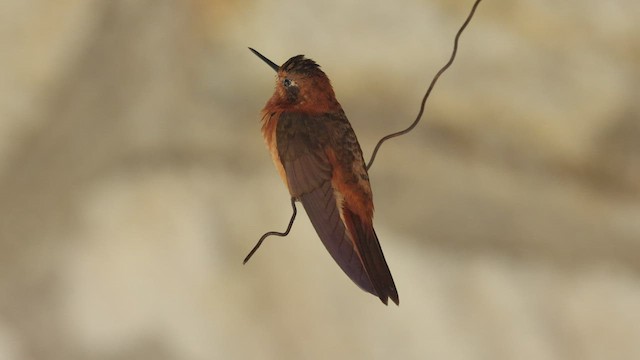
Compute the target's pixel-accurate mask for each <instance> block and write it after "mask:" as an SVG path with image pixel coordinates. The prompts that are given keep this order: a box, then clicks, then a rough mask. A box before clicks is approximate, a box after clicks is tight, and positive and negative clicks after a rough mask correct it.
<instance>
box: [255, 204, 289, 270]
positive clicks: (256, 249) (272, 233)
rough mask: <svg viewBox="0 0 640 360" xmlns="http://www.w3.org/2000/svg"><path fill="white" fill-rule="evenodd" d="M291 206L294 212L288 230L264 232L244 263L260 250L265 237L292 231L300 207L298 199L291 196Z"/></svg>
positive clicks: (286, 233) (283, 235)
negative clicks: (297, 206)
mask: <svg viewBox="0 0 640 360" xmlns="http://www.w3.org/2000/svg"><path fill="white" fill-rule="evenodd" d="M291 207H292V208H293V214H291V220H289V225H287V230H285V231H284V232H277V231H269V232H267V233H265V234H263V235H262V236H261V237H260V240H258V242H257V243H256V245H255V246H254V247H253V249H251V251H249V254H248V255H247V257H246V258H244V261H243V262H242V264H243V265H244V264H246V263H247V261H249V259H251V257H252V256H253V254H254V253H255V252H256V251H258V248H259V247H260V245H262V242H263V241H264V239H266V238H268V237H269V236H280V237H285V236H287V235H289V231H291V227H293V222H294V221H295V220H296V214H297V213H298V209H296V199H295V198H291Z"/></svg>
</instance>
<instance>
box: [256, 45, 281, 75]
mask: <svg viewBox="0 0 640 360" xmlns="http://www.w3.org/2000/svg"><path fill="white" fill-rule="evenodd" d="M249 50H251V52H252V53H254V54H255V55H256V56H257V57H259V58H260V59H262V61H264V62H266V63H267V65H269V66H271V68H272V69H273V70H275V71H278V69H280V66H278V65H276V63H274V62H273V61H271V60H269V59H267V58H266V56H264V55H262V54H260V53H259V52H257V51H256V50H255V49H253V48H249Z"/></svg>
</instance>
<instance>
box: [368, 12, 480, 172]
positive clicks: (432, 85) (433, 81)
mask: <svg viewBox="0 0 640 360" xmlns="http://www.w3.org/2000/svg"><path fill="white" fill-rule="evenodd" d="M480 1H482V0H476V2H475V3H473V7H472V8H471V11H470V12H469V15H468V16H467V19H466V20H465V21H464V23H462V26H461V27H460V29H459V30H458V32H457V33H456V37H455V39H454V40H453V51H452V52H451V57H450V58H449V61H447V63H446V64H444V66H443V67H442V68H440V70H439V71H438V73H437V74H436V76H434V77H433V79H432V80H431V84H429V88H428V89H427V92H426V93H425V94H424V97H423V98H422V103H420V111H418V116H416V119H415V120H414V121H413V123H411V125H409V127H408V128H406V129H404V130H401V131H398V132H395V133H392V134H389V135H387V136H385V137H383V138H382V139H380V141H378V143H377V144H376V147H375V148H374V149H373V153H372V154H371V159H370V160H369V163H368V164H367V170H369V169H371V165H373V161H374V160H375V159H376V155H377V154H378V150H380V146H382V143H384V142H385V141H387V140H389V139H393V138H394V137H397V136H401V135H404V134H406V133H408V132H409V131H411V130H413V128H415V127H416V125H418V123H419V122H420V120H421V119H422V114H423V113H424V108H425V105H426V103H427V99H428V98H429V95H431V90H433V87H434V86H435V84H436V82H437V81H438V79H439V78H440V75H442V73H444V72H445V71H447V69H448V68H449V67H450V66H451V64H453V60H455V58H456V53H457V52H458V41H459V40H460V35H462V32H463V31H464V29H465V28H466V27H467V25H469V22H470V21H471V18H473V14H474V13H475V12H476V8H477V7H478V5H479V4H480Z"/></svg>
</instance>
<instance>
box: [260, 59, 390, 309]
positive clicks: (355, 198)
mask: <svg viewBox="0 0 640 360" xmlns="http://www.w3.org/2000/svg"><path fill="white" fill-rule="evenodd" d="M249 49H250V50H251V51H252V52H253V53H254V54H255V55H257V56H258V57H259V58H260V59H262V60H263V61H264V62H266V63H267V64H268V65H269V66H270V67H271V68H272V69H273V70H275V71H276V72H277V79H276V88H275V92H274V93H273V96H271V98H270V99H269V101H267V104H266V105H265V107H264V109H263V110H262V135H263V136H264V139H265V141H266V143H267V147H268V148H269V151H270V152H271V156H272V158H273V162H274V163H275V165H276V168H277V169H278V172H279V173H280V176H281V177H282V180H283V181H284V183H285V185H286V186H287V188H288V189H289V193H290V194H291V197H292V199H295V200H296V201H299V202H301V203H302V205H303V206H304V209H305V211H306V212H307V215H308V216H309V219H310V220H311V223H312V224H313V227H314V228H315V230H316V232H317V233H318V236H319V237H320V239H321V240H322V243H323V244H324V246H325V247H326V248H327V250H328V251H329V253H330V254H331V256H332V257H333V259H334V260H335V261H336V263H338V265H339V266H340V268H341V269H342V271H344V272H345V274H347V276H349V278H351V280H353V282H354V283H356V285H358V286H359V287H360V288H361V289H363V290H364V291H367V292H369V293H371V294H373V295H375V296H377V297H379V298H380V300H382V302H383V303H384V304H387V302H388V299H389V298H390V299H391V300H392V301H393V302H394V303H396V304H398V303H399V299H398V291H397V290H396V286H395V284H394V283H393V278H392V277H391V272H390V271H389V267H388V266H387V262H386V261H385V259H384V255H383V254H382V249H381V248H380V243H379V242H378V237H377V236H376V232H375V231H374V229H373V223H372V220H373V200H372V195H371V186H370V184H369V175H368V174H367V169H366V166H365V163H364V159H363V157H362V150H361V149H360V144H358V139H357V138H356V134H355V133H354V132H353V129H352V128H351V125H350V124H349V120H347V116H346V115H345V113H344V111H343V110H342V107H341V106H340V103H338V100H336V97H335V94H334V92H333V88H332V87H331V83H330V82H329V78H327V76H326V75H325V73H324V72H323V71H322V70H320V66H318V64H316V63H315V62H314V61H313V60H311V59H307V58H305V57H304V56H303V55H298V56H294V57H292V58H291V59H289V60H287V62H285V63H284V64H282V66H278V65H276V64H275V63H274V62H272V61H271V60H269V59H267V58H266V57H264V56H263V55H262V54H260V53H259V52H257V51H256V50H254V49H251V48H249Z"/></svg>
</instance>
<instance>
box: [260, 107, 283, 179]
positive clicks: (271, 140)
mask: <svg viewBox="0 0 640 360" xmlns="http://www.w3.org/2000/svg"><path fill="white" fill-rule="evenodd" d="M265 110H266V109H265ZM280 114H281V112H266V111H263V114H262V136H263V137H264V141H265V143H266V144H267V148H268V149H269V152H270V153H271V159H273V164H274V165H275V166H276V169H277V170H278V173H279V174H280V178H282V181H283V182H284V184H285V186H286V187H287V189H289V182H288V181H287V174H286V172H285V171H284V166H282V162H281V161H280V155H279V154H278V144H277V142H276V128H277V127H278V119H279V118H280Z"/></svg>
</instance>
